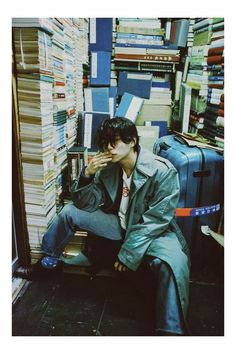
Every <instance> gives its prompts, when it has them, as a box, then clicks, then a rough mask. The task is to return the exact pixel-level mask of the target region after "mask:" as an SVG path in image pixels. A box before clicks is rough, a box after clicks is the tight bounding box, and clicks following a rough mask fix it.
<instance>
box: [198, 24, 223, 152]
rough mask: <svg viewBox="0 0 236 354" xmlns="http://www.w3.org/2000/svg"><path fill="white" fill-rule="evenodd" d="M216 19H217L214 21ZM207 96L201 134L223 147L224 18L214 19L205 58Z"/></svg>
mask: <svg viewBox="0 0 236 354" xmlns="http://www.w3.org/2000/svg"><path fill="white" fill-rule="evenodd" d="M216 20H217V21H216ZM207 64H208V66H207V70H208V96H207V107H206V112H205V115H204V117H205V120H204V122H205V123H204V129H203V131H202V135H203V136H205V137H206V138H208V139H209V140H210V141H211V142H212V143H214V144H216V145H218V146H220V147H224V19H223V18H217V19H214V21H213V24H212V38H211V43H210V45H209V50H208V58H207Z"/></svg>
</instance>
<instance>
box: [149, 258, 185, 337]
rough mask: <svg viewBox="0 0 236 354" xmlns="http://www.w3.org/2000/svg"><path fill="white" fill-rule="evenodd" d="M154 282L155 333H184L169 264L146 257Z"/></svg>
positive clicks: (177, 297) (183, 324) (178, 301)
mask: <svg viewBox="0 0 236 354" xmlns="http://www.w3.org/2000/svg"><path fill="white" fill-rule="evenodd" d="M147 264H148V267H149V269H150V270H151V272H152V275H153V278H154V282H155V332H156V334H157V335H185V334H186V328H185V323H184V319H183V314H182V309H181V305H180V300H179V295H178V290H177V286H176V281H175V278H174V275H173V273H172V270H171V268H170V266H169V265H168V264H167V263H166V262H164V261H162V260H161V259H159V258H152V257H147Z"/></svg>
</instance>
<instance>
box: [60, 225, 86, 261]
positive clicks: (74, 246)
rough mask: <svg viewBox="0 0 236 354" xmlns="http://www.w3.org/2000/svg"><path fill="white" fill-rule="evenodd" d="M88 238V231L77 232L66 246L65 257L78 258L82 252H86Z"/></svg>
mask: <svg viewBox="0 0 236 354" xmlns="http://www.w3.org/2000/svg"><path fill="white" fill-rule="evenodd" d="M87 236H88V233H87V232H86V231H82V230H78V231H76V232H75V234H74V236H73V238H72V239H71V241H70V242H69V243H68V244H67V245H66V247H65V249H64V252H63V256H64V257H72V256H73V257H74V256H77V255H78V254H79V253H80V252H81V251H83V250H84V248H85V243H86V238H87Z"/></svg>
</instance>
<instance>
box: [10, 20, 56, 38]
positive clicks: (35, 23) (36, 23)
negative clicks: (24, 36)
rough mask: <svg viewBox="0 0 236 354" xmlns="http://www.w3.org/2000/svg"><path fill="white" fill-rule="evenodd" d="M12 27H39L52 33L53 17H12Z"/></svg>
mask: <svg viewBox="0 0 236 354" xmlns="http://www.w3.org/2000/svg"><path fill="white" fill-rule="evenodd" d="M12 27H16V28H39V29H41V30H44V31H46V32H47V33H49V34H52V32H53V30H52V21H51V18H43V17H41V18H39V17H15V18H12Z"/></svg>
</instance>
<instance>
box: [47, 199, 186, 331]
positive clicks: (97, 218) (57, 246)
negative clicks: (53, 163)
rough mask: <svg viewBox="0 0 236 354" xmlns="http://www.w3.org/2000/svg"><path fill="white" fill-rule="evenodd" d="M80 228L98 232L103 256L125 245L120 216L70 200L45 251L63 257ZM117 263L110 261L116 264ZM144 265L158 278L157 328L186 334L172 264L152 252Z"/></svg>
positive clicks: (50, 233) (50, 234)
mask: <svg viewBox="0 0 236 354" xmlns="http://www.w3.org/2000/svg"><path fill="white" fill-rule="evenodd" d="M78 228H79V229H83V230H86V231H88V233H89V232H91V233H92V234H93V235H96V236H95V239H97V241H98V243H99V241H101V247H100V248H102V249H103V255H102V257H103V256H104V255H105V252H106V251H107V250H109V251H108V252H107V253H112V249H111V248H112V247H113V250H114V252H113V253H114V256H115V258H116V256H117V254H118V252H119V247H117V244H119V245H121V243H122V238H123V235H124V230H122V228H121V226H120V222H119V218H118V216H116V215H113V214H106V213H104V212H103V211H101V210H96V211H95V212H92V213H89V212H87V211H84V210H80V209H78V208H76V207H75V206H74V205H73V204H68V205H66V206H65V207H64V208H63V209H62V211H61V213H60V214H59V215H58V216H57V217H56V220H55V221H54V222H53V224H52V225H51V226H50V228H49V229H48V231H47V232H46V233H45V235H44V237H43V241H42V251H43V252H44V253H45V254H47V255H51V256H55V257H59V256H60V255H61V253H62V252H63V250H64V248H65V246H66V245H67V243H68V242H69V241H70V240H71V238H72V237H73V235H74V232H75V230H76V229H78ZM104 241H105V243H104ZM113 245H114V246H113ZM107 246H108V247H107ZM108 259H109V258H108ZM109 261H110V262H114V257H113V258H112V261H111V258H110V260H109ZM113 264H114V263H112V264H110V265H111V266H112V265H113ZM143 265H144V267H141V268H142V269H146V270H148V272H149V273H151V277H152V281H153V282H154V287H155V309H156V313H155V319H156V320H155V328H156V330H161V331H167V332H171V333H178V334H183V333H184V321H183V315H182V310H181V307H180V300H179V296H178V290H177V287H176V283H175V278H174V276H173V273H172V270H171V268H170V267H169V265H168V264H167V263H165V262H163V261H162V260H160V259H159V258H154V257H150V256H149V257H147V256H146V257H144V261H143ZM135 273H139V272H135ZM136 276H137V278H138V281H139V282H140V280H141V278H142V276H141V277H140V278H139V274H137V275H136ZM144 277H145V275H144ZM140 286H142V284H140Z"/></svg>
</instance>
